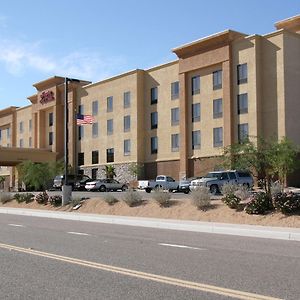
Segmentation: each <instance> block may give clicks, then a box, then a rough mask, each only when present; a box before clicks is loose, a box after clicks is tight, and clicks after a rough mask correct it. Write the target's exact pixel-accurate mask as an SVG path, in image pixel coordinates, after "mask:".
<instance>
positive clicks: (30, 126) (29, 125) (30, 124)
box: [28, 119, 32, 131]
mask: <svg viewBox="0 0 300 300" xmlns="http://www.w3.org/2000/svg"><path fill="white" fill-rule="evenodd" d="M28 127H29V131H31V130H32V120H31V119H30V120H29V122H28Z"/></svg>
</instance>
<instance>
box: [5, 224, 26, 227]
mask: <svg viewBox="0 0 300 300" xmlns="http://www.w3.org/2000/svg"><path fill="white" fill-rule="evenodd" d="M8 225H9V226H14V227H25V226H24V225H20V224H8Z"/></svg>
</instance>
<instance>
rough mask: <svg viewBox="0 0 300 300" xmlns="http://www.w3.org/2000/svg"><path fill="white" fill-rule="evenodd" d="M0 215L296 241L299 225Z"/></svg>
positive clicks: (17, 211) (17, 212)
mask: <svg viewBox="0 0 300 300" xmlns="http://www.w3.org/2000/svg"><path fill="white" fill-rule="evenodd" d="M0 214H13V215H22V216H32V217H42V218H53V219H64V220H74V221H83V222H95V223H106V224H115V225H127V226H141V227H147V228H159V229H171V230H180V231H192V232H203V233H215V234H226V235H237V236H245V237H256V238H268V239H279V240H289V241H300V228H291V227H270V226H261V225H259V226H257V225H244V224H230V223H214V222H200V221H184V220H174V219H156V218H141V217H127V216H115V215H99V214H85V213H76V212H49V211H44V210H37V209H19V208H7V207H6V208H2V207H1V208H0Z"/></svg>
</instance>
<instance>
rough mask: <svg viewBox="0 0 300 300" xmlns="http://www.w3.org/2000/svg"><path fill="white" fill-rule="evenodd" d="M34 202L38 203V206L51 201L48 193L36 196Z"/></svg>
mask: <svg viewBox="0 0 300 300" xmlns="http://www.w3.org/2000/svg"><path fill="white" fill-rule="evenodd" d="M34 200H35V201H36V202H37V203H38V204H45V205H46V204H47V203H48V200H49V196H48V194H47V193H46V192H42V193H39V194H37V195H35V197H34Z"/></svg>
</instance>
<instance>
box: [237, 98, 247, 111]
mask: <svg viewBox="0 0 300 300" xmlns="http://www.w3.org/2000/svg"><path fill="white" fill-rule="evenodd" d="M237 102H238V103H237V106H238V114H239V115H241V114H247V113H248V94H247V93H245V94H240V95H238V96H237Z"/></svg>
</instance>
